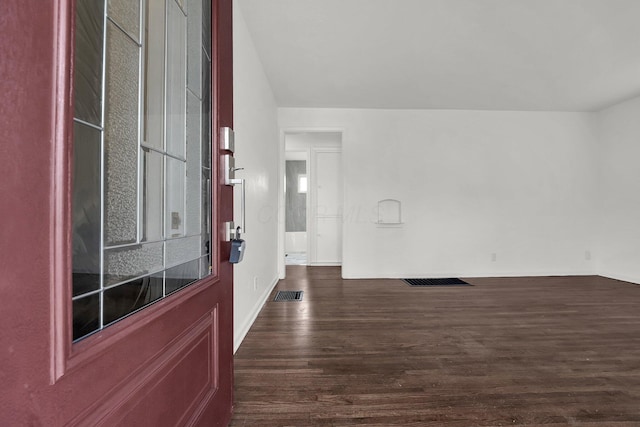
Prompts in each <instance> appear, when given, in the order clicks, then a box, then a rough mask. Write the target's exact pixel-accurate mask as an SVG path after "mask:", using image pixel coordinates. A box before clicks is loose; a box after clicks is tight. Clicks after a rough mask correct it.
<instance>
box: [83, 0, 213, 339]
mask: <svg viewBox="0 0 640 427" xmlns="http://www.w3.org/2000/svg"><path fill="white" fill-rule="evenodd" d="M210 22H211V1H210V0H148V1H144V0H127V1H108V2H107V1H95V0H77V2H76V57H75V77H74V78H75V82H74V86H75V89H74V92H75V99H74V101H75V112H74V184H73V339H74V340H78V339H81V338H83V337H86V336H87V335H90V334H92V333H94V332H96V331H99V330H101V329H103V328H104V327H106V326H108V325H110V324H112V323H114V322H116V321H118V320H120V319H122V318H124V317H126V316H128V315H129V314H131V313H133V312H136V311H138V310H140V309H141V308H143V307H146V306H148V305H150V304H152V303H153V302H156V301H158V300H160V299H162V298H164V297H165V296H167V295H169V294H171V293H172V292H175V291H177V290H179V289H181V288H183V287H184V286H186V285H188V284H190V283H193V282H194V281H196V280H198V279H200V278H202V277H204V276H206V275H208V274H210V273H211V266H212V264H211V254H210V241H211V196H210V193H211V184H210V183H211V142H210V141H211V72H210V70H211V28H210Z"/></svg>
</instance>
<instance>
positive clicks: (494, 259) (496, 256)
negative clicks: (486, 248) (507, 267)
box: [491, 252, 498, 262]
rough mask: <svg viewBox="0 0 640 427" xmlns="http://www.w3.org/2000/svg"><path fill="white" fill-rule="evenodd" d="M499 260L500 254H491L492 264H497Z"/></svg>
mask: <svg viewBox="0 0 640 427" xmlns="http://www.w3.org/2000/svg"><path fill="white" fill-rule="evenodd" d="M497 260H498V254H496V253H495V252H493V253H492V254H491V262H496V261H497Z"/></svg>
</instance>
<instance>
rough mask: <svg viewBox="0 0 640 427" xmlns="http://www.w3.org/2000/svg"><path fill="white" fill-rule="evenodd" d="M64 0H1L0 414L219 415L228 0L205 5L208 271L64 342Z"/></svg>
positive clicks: (70, 417) (223, 402) (52, 417)
mask: <svg viewBox="0 0 640 427" xmlns="http://www.w3.org/2000/svg"><path fill="white" fill-rule="evenodd" d="M100 1H102V0H100ZM96 3H98V0H96ZM109 3H111V2H109ZM180 3H182V2H180ZM74 8H75V4H74V1H73V0H46V1H43V0H2V1H0V174H1V176H0V221H1V224H0V425H2V426H8V427H9V426H47V427H49V426H63V425H86V426H154V427H155V426H174V425H202V426H218V425H220V426H224V425H227V423H228V421H229V419H230V416H231V410H232V378H233V367H232V352H233V343H232V337H233V331H232V328H233V325H232V319H233V313H232V308H233V302H232V295H233V290H232V268H231V265H230V264H229V263H228V262H227V261H226V260H227V257H228V251H229V248H228V243H226V242H224V241H223V240H224V232H223V229H222V224H223V223H224V222H225V221H230V220H231V219H232V218H231V215H232V192H231V189H230V188H229V187H225V186H224V185H222V184H221V183H220V180H219V173H218V171H217V165H219V161H218V160H219V159H218V157H219V155H220V153H219V150H218V149H217V147H219V141H218V135H219V132H218V129H219V128H220V127H223V126H228V127H231V126H232V90H231V88H232V58H231V52H232V50H231V0H214V1H213V4H212V33H213V46H214V49H212V52H213V55H212V58H211V61H212V64H213V77H212V81H213V84H212V105H213V107H212V115H213V117H212V123H213V124H212V128H213V131H212V132H211V134H212V135H213V140H212V147H214V149H213V150H212V153H213V154H212V162H211V164H212V173H211V176H212V183H213V184H212V185H211V192H212V194H213V213H212V217H213V218H212V225H213V226H212V227H211V228H212V237H211V241H212V242H214V244H213V245H212V249H211V253H212V257H213V258H212V259H213V261H212V272H213V273H212V274H211V275H209V276H207V277H205V278H204V279H202V280H199V281H197V282H196V283H194V284H192V285H190V286H188V287H186V288H184V289H183V290H181V291H179V292H175V293H173V294H171V295H168V296H167V297H166V298H164V299H162V300H160V301H158V302H156V303H155V304H152V305H150V306H149V307H147V308H145V309H143V310H141V311H139V312H137V313H135V314H133V315H131V316H128V317H126V318H124V319H123V320H121V321H119V322H117V323H115V324H114V325H112V326H109V327H107V328H104V329H102V330H99V331H98V332H95V333H93V334H90V335H88V336H87V337H86V338H84V339H81V340H77V341H76V342H75V343H74V342H73V321H72V316H73V314H72V311H73V304H72V296H73V295H72V260H71V253H72V237H71V234H72V218H71V217H72V173H73V172H72V171H73V170H74V169H73V164H72V159H73V135H72V132H73V87H74V86H73V81H72V76H73V69H72V68H73V57H72V55H73V46H74V44H73V40H74V31H73V30H74V19H75V15H74V10H75V9H74Z"/></svg>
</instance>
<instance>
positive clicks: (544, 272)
mask: <svg viewBox="0 0 640 427" xmlns="http://www.w3.org/2000/svg"><path fill="white" fill-rule="evenodd" d="M597 274H598V273H597V272H596V271H594V270H593V269H586V270H563V271H560V270H556V271H553V270H538V271H535V270H528V271H527V270H523V271H493V272H486V271H483V272H479V271H475V272H474V271H462V272H460V271H459V272H457V273H451V272H450V273H442V272H431V273H424V274H414V273H410V274H407V273H406V272H405V273H402V272H391V273H384V274H377V275H359V274H356V275H353V274H351V273H348V274H345V272H344V270H343V272H342V276H343V278H344V279H419V278H424V277H430V278H444V277H537V276H595V275H597Z"/></svg>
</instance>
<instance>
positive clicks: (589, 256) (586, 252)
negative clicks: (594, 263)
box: [584, 251, 591, 261]
mask: <svg viewBox="0 0 640 427" xmlns="http://www.w3.org/2000/svg"><path fill="white" fill-rule="evenodd" d="M584 259H585V260H587V261H590V260H591V251H584Z"/></svg>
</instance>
